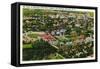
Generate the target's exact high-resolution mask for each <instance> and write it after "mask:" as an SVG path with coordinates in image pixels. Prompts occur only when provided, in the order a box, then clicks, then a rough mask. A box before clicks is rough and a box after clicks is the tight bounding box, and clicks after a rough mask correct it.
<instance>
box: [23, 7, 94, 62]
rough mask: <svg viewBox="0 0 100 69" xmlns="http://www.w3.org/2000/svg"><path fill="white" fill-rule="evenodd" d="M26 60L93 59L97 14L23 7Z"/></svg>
mask: <svg viewBox="0 0 100 69" xmlns="http://www.w3.org/2000/svg"><path fill="white" fill-rule="evenodd" d="M22 20H23V24H22V28H23V30H22V33H23V35H22V38H23V42H22V43H23V46H22V47H23V61H31V60H58V59H71V58H74V59H75V58H88V57H94V12H92V11H66V10H56V9H55V10H50V9H29V8H23V19H22Z"/></svg>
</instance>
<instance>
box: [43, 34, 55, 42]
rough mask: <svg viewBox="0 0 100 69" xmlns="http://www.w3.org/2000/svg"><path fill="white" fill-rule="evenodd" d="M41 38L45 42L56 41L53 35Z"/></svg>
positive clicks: (44, 35) (45, 35)
mask: <svg viewBox="0 0 100 69" xmlns="http://www.w3.org/2000/svg"><path fill="white" fill-rule="evenodd" d="M41 38H42V39H43V40H45V41H52V40H54V39H55V38H54V37H53V36H52V35H51V34H43V35H41Z"/></svg>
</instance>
